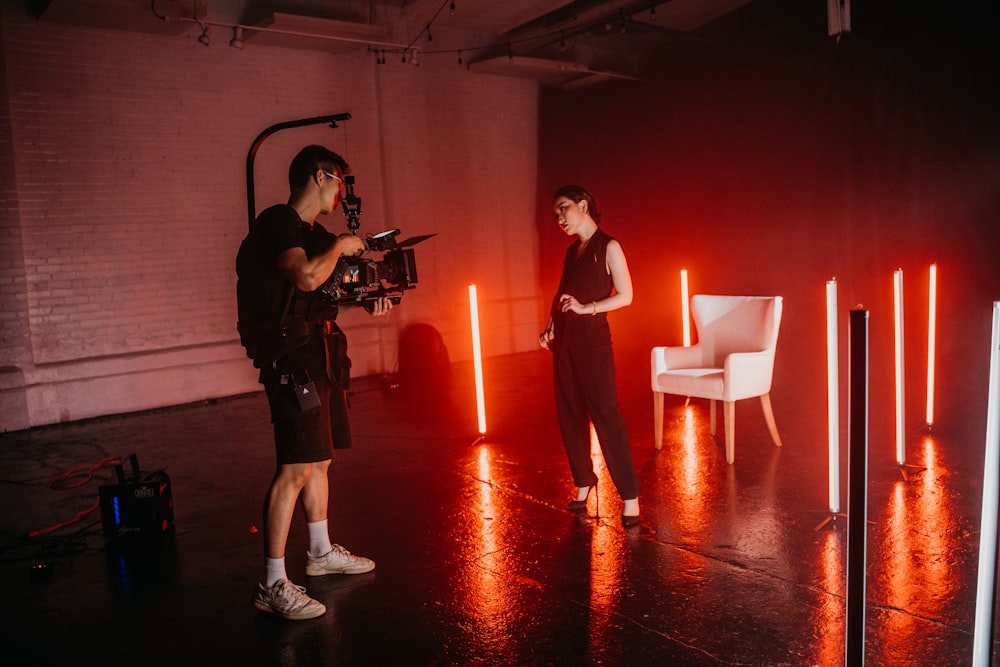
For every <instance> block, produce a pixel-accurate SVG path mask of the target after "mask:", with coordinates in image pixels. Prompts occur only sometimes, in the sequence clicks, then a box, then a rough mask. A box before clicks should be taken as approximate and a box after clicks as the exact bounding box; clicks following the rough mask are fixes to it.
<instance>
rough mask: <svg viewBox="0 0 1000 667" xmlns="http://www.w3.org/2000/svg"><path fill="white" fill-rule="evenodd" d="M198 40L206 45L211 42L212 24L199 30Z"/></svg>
mask: <svg viewBox="0 0 1000 667" xmlns="http://www.w3.org/2000/svg"><path fill="white" fill-rule="evenodd" d="M198 41H199V42H201V43H202V44H204V45H205V46H208V45H209V44H211V43H212V26H210V25H207V26H205V27H204V28H203V29H202V31H201V36H200V37H198Z"/></svg>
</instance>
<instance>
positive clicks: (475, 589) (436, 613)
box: [0, 352, 996, 666]
mask: <svg viewBox="0 0 1000 667" xmlns="http://www.w3.org/2000/svg"><path fill="white" fill-rule="evenodd" d="M548 363H549V362H548V357H547V353H545V352H538V353H527V354H520V355H512V356H509V357H502V358H494V359H490V360H488V361H487V363H486V369H485V373H486V378H487V387H488V389H487V394H486V399H487V413H488V430H487V435H486V437H485V438H484V439H483V440H482V441H481V442H476V440H477V436H478V433H476V426H475V425H476V416H475V405H474V398H470V397H474V393H473V392H472V391H471V375H472V372H471V365H467V364H455V365H454V366H453V374H452V380H451V383H450V386H449V385H445V384H442V385H440V386H430V387H427V386H415V387H407V386H405V383H403V384H402V385H398V386H397V385H396V383H394V382H388V381H386V380H385V379H380V378H363V379H359V380H356V381H355V386H354V394H353V396H352V423H353V426H354V431H355V447H354V449H352V450H347V451H341V452H338V453H337V456H336V458H335V462H334V466H333V467H332V469H331V479H332V492H331V513H330V523H331V526H332V530H333V535H334V538H335V540H336V541H338V542H340V543H342V544H344V545H345V546H347V547H348V548H349V549H351V550H353V551H355V552H356V553H360V554H363V555H366V556H370V557H372V558H374V559H375V561H376V562H377V564H378V566H377V568H376V569H375V571H374V572H372V573H369V574H365V575H357V576H329V577H320V578H308V579H307V578H306V577H305V575H304V574H303V571H302V568H303V565H304V561H305V555H304V551H305V542H306V535H305V526H304V525H303V523H302V521H301V519H300V518H299V520H297V521H296V523H295V525H294V527H293V529H292V535H291V538H290V548H289V552H288V554H287V559H288V564H289V573H290V575H291V576H292V577H293V579H294V580H295V581H296V583H299V584H303V585H305V586H307V587H308V589H309V592H310V594H311V595H313V596H315V597H316V598H318V599H319V600H321V601H322V602H324V603H325V604H326V605H327V607H328V609H329V611H328V613H327V614H326V615H325V616H323V617H321V618H318V619H315V620H312V621H304V622H297V623H293V622H286V621H281V620H279V619H277V618H275V617H272V616H267V615H263V614H260V613H258V612H256V611H254V610H253V608H252V607H251V605H250V597H251V595H252V592H253V590H254V586H255V584H256V581H257V579H258V577H259V576H261V574H262V545H261V536H260V533H259V532H257V528H258V527H259V523H260V505H261V501H262V498H263V493H264V489H265V488H266V484H267V482H268V481H269V478H270V475H271V473H272V465H273V453H272V448H271V440H270V426H269V424H268V421H267V417H266V414H265V401H264V399H263V396H262V395H261V394H253V395H249V396H242V397H237V398H233V399H227V400H222V401H218V402H213V403H209V404H199V405H192V406H185V407H180V408H174V409H169V410H162V411H155V412H151V413H147V414H141V415H131V416H126V417H116V418H107V419H100V420H94V421H90V422H85V423H77V424H68V425H63V426H59V427H50V428H41V429H35V430H33V431H26V432H18V433H7V434H3V435H0V478H2V480H3V484H0V500H2V506H3V508H4V512H3V515H2V519H0V549H2V551H0V567H2V570H0V574H2V580H3V582H4V595H3V598H4V603H3V605H2V611H0V614H2V622H0V633H2V644H0V645H2V646H3V647H4V654H5V655H6V656H13V658H14V659H13V661H10V660H8V659H7V658H6V657H5V658H4V664H6V665H11V664H17V665H21V664H25V665H26V664H32V665H35V664H53V663H54V661H56V660H66V661H72V662H73V663H74V664H95V665H96V664H101V665H107V664H125V663H126V662H128V663H129V664H133V663H135V664H143V665H151V664H160V665H175V664H186V663H190V664H216V663H225V664H249V665H258V664H282V665H291V664H309V665H583V664H601V665H640V664H641V665H730V664H740V665H795V666H799V665H824V666H826V665H837V664H844V646H845V643H844V637H845V604H846V601H845V570H846V542H847V531H846V528H847V520H846V518H844V517H842V516H837V517H831V515H830V511H829V509H828V487H827V481H826V480H827V471H828V468H827V457H826V441H825V437H826V427H825V423H824V421H823V417H824V416H825V413H824V412H823V409H822V405H820V409H817V410H806V409H802V408H801V406H802V405H803V404H804V401H802V397H801V395H800V393H799V392H800V391H801V388H799V387H791V386H781V385H778V386H776V387H775V389H774V391H773V392H772V400H773V403H774V410H775V415H776V418H777V421H778V427H779V429H780V430H781V433H782V439H783V441H784V446H783V447H782V448H780V449H779V448H777V447H775V446H774V445H773V444H772V442H771V439H770V437H769V436H768V434H767V431H766V427H765V425H764V420H763V417H762V416H761V415H760V407H759V404H757V403H756V402H754V401H748V402H746V405H745V406H744V405H743V404H740V405H738V406H737V417H736V419H737V429H736V437H737V449H736V462H735V464H734V465H732V466H730V465H727V464H726V462H725V454H724V447H723V445H722V443H721V442H719V441H718V440H715V439H713V438H712V436H711V435H710V433H709V425H708V422H709V419H708V405H707V403H705V402H703V401H698V400H692V401H690V402H689V403H687V402H685V401H684V399H683V398H675V399H674V400H673V401H671V399H670V398H668V402H667V406H666V412H665V429H666V433H665V437H664V446H663V449H662V450H659V451H657V450H655V449H654V448H653V445H652V440H653V434H652V401H651V396H650V392H649V387H648V384H644V382H643V381H642V375H641V370H642V369H641V368H636V369H625V370H626V371H627V372H625V371H622V369H621V368H620V373H619V379H620V381H619V384H620V385H621V392H622V393H621V402H622V408H623V411H624V412H625V415H626V418H627V420H628V422H629V425H630V428H631V431H632V436H633V448H634V453H635V460H636V466H637V468H638V469H639V476H640V480H641V484H642V493H641V495H640V500H641V503H642V523H641V525H640V526H639V527H638V528H634V529H628V530H626V529H623V528H622V526H621V521H620V514H621V501H620V499H619V498H618V497H617V494H616V493H615V491H614V488H613V486H612V484H611V481H610V479H609V478H608V475H607V471H606V470H605V469H604V467H603V462H602V461H601V459H600V456H599V454H597V455H595V460H596V464H597V468H596V469H597V471H598V475H599V479H600V483H599V485H598V493H597V494H592V495H591V498H590V501H589V507H588V512H587V514H586V515H584V516H577V515H574V514H572V513H570V512H568V511H567V510H566V502H567V501H568V500H569V499H570V495H571V493H572V491H573V488H572V486H571V482H570V481H569V475H568V470H567V465H566V462H565V456H564V454H563V452H562V447H561V444H560V440H559V435H558V429H557V426H556V424H555V417H554V409H553V403H552V397H551V394H552V389H551V377H550V371H549V367H548ZM633 370H634V371H635V372H632V371H633ZM633 378H639V380H633ZM720 414H721V411H720ZM817 415H819V416H817ZM983 432H984V431H983V426H982V425H981V424H968V425H967V426H963V427H961V428H952V429H950V430H946V431H943V432H941V433H934V434H929V433H915V434H912V435H911V437H910V439H909V443H908V447H909V459H910V461H909V462H910V464H911V466H912V467H910V468H908V469H906V470H905V472H906V474H905V476H904V475H903V474H902V472H901V470H900V469H899V467H898V466H897V465H896V464H895V462H894V452H893V451H884V450H891V449H892V447H891V446H889V447H886V446H882V445H883V443H881V442H875V441H874V439H873V443H872V451H871V453H870V456H869V477H870V480H869V487H868V519H869V529H868V554H869V558H868V586H867V600H868V604H867V612H866V613H867V625H866V637H865V639H866V644H865V646H866V648H865V653H866V664H870V665H934V666H940V665H962V664H970V663H971V655H972V642H973V635H972V628H973V619H974V615H975V589H976V572H977V568H978V534H979V525H978V522H979V515H980V503H981V487H982V455H983V454H982V451H983V446H982V440H983V438H982V433H983ZM596 451H598V450H596V449H595V452H596ZM131 453H136V454H137V458H138V460H139V462H140V465H141V466H142V467H143V468H144V469H147V470H151V469H164V470H166V472H167V473H168V474H169V476H170V480H171V486H172V491H173V495H174V505H175V512H176V514H175V526H176V536H175V539H174V540H173V541H172V542H170V543H169V544H167V545H164V546H156V547H143V548H133V547H131V546H130V545H129V544H127V543H126V544H124V545H121V546H119V545H116V544H106V542H105V539H104V537H103V535H102V533H101V526H100V523H99V522H100V518H101V511H100V509H98V510H96V511H94V512H91V513H89V514H86V515H85V516H84V517H83V518H82V519H81V520H79V521H77V522H75V523H72V524H70V525H67V526H65V527H62V528H58V529H55V530H51V531H46V532H43V533H42V534H40V535H38V536H36V537H25V535H26V534H27V533H29V531H45V529H47V528H49V527H51V526H54V525H56V524H59V523H61V522H64V521H67V520H70V519H72V518H73V517H75V516H76V515H77V513H79V512H81V511H86V510H87V509H88V508H90V507H93V506H94V503H95V501H96V500H97V496H98V487H99V486H101V485H108V484H112V483H114V482H113V480H114V469H113V466H109V465H106V464H105V465H101V463H102V461H104V460H105V459H107V458H109V457H124V456H127V455H128V454H131ZM841 458H842V460H843V462H842V475H841V478H842V479H843V480H844V483H843V485H842V486H843V489H842V495H841V498H842V503H843V506H844V507H846V506H847V504H846V498H847V496H846V488H847V486H846V451H845V453H843V454H842V457H841ZM91 468H94V469H93V470H91ZM67 473H69V474H67ZM831 518H832V520H830V521H826V522H824V520H825V519H831ZM824 523H825V525H823V526H822V527H820V525H821V524H824ZM994 653H996V651H994Z"/></svg>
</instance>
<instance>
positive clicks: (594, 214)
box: [552, 185, 601, 223]
mask: <svg viewBox="0 0 1000 667" xmlns="http://www.w3.org/2000/svg"><path fill="white" fill-rule="evenodd" d="M560 197H565V198H566V199H569V200H570V201H573V202H575V203H577V204H579V203H580V202H582V201H586V202H587V212H588V213H590V217H591V218H593V219H594V222H597V223H600V222H601V211H600V209H598V208H597V202H595V201H594V197H593V196H592V195H591V194H590V193H589V192H587V191H586V190H584V189H583V188H581V187H580V186H579V185H564V186H562V187H561V188H559V189H558V190H556V193H555V194H554V195H552V201H555V200H557V199H559V198H560Z"/></svg>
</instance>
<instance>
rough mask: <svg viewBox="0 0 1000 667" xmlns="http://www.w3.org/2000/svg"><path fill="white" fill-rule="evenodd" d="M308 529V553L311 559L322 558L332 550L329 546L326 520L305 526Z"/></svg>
mask: <svg viewBox="0 0 1000 667" xmlns="http://www.w3.org/2000/svg"><path fill="white" fill-rule="evenodd" d="M306 525H307V526H308V527H309V553H310V554H311V555H312V557H313V558H319V557H320V556H324V555H326V554H328V553H330V551H331V550H332V549H333V545H332V544H330V529H329V528H328V527H327V523H326V519H323V520H322V521H313V522H312V523H309V524H306Z"/></svg>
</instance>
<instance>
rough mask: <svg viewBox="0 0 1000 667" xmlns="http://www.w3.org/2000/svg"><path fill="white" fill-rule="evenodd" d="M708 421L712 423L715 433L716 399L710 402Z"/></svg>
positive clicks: (713, 432) (712, 429)
mask: <svg viewBox="0 0 1000 667" xmlns="http://www.w3.org/2000/svg"><path fill="white" fill-rule="evenodd" d="M708 423H709V424H710V425H711V431H712V435H715V400H714V399H713V400H710V401H709V402H708Z"/></svg>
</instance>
